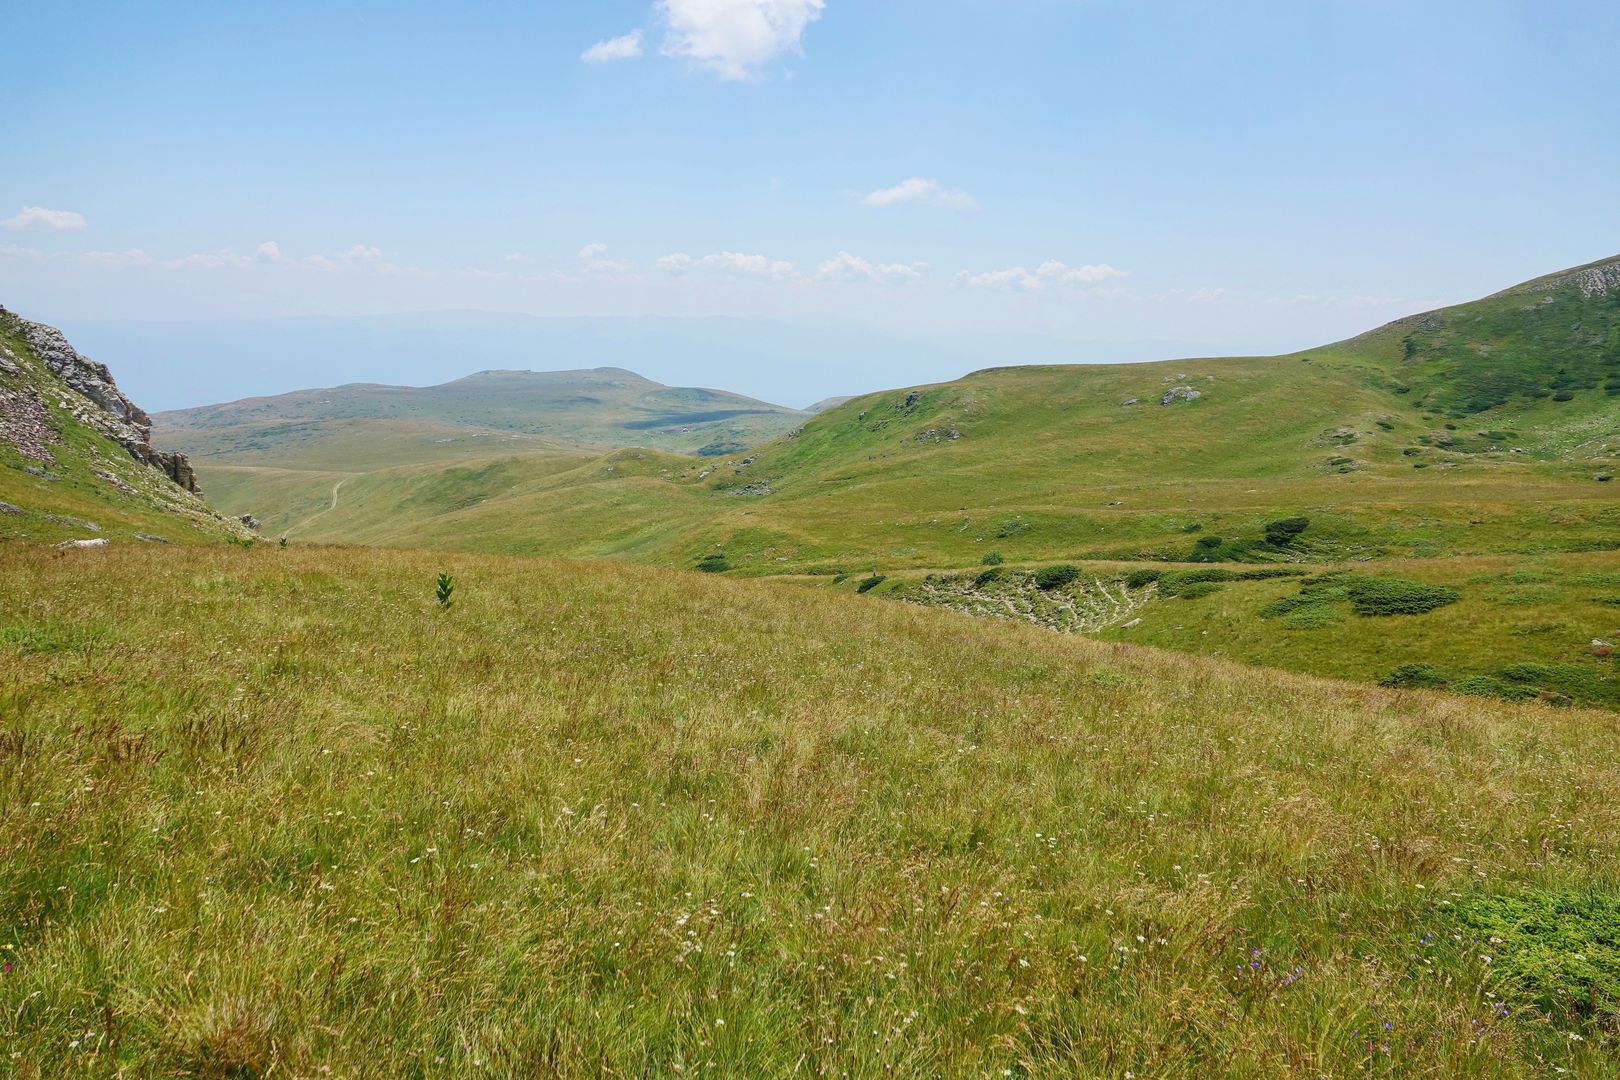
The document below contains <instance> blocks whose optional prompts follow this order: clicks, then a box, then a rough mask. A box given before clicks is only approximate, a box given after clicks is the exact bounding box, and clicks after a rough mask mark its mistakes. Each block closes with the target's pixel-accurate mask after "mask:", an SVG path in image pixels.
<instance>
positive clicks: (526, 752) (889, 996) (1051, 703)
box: [0, 545, 1620, 1078]
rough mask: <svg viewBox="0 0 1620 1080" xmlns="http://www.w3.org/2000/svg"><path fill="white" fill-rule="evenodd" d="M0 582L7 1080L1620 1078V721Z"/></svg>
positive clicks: (800, 597)
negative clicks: (1618, 942) (373, 1078)
mask: <svg viewBox="0 0 1620 1080" xmlns="http://www.w3.org/2000/svg"><path fill="white" fill-rule="evenodd" d="M0 567H3V570H4V573H5V576H6V579H7V581H8V583H9V585H10V587H9V588H8V589H7V590H6V591H5V592H4V594H0V757H3V758H4V761H5V767H4V768H0V851H3V852H4V855H3V857H0V927H3V928H4V929H0V952H3V961H4V969H5V970H4V972H3V974H0V1053H3V1054H4V1056H5V1058H6V1060H5V1069H6V1071H7V1072H8V1073H10V1074H14V1075H17V1076H21V1077H34V1076H68V1075H74V1076H78V1075H114V1074H119V1073H120V1072H121V1073H123V1074H126V1075H147V1074H152V1075H158V1074H197V1075H213V1076H245V1075H281V1074H284V1073H285V1074H287V1075H317V1074H322V1075H324V1074H325V1073H326V1072H327V1071H330V1072H331V1073H332V1074H333V1075H391V1076H424V1077H425V1076H468V1075H492V1076H500V1075H513V1074H520V1075H548V1076H586V1075H590V1076H604V1075H606V1076H626V1077H629V1076H647V1075H667V1074H674V1073H677V1072H680V1073H683V1074H684V1073H709V1074H713V1075H748V1076H785V1075H792V1074H795V1073H803V1074H805V1075H829V1076H832V1075H851V1076H876V1075H884V1074H902V1075H930V1076H964V1077H966V1076H974V1077H977V1076H985V1075H990V1076H1005V1075H1013V1076H1051V1075H1063V1076H1108V1077H1118V1076H1122V1075H1125V1074H1126V1073H1127V1072H1130V1073H1133V1074H1134V1075H1136V1076H1139V1077H1145V1076H1152V1077H1172V1078H1174V1077H1182V1078H1193V1077H1200V1078H1201V1077H1216V1076H1234V1077H1236V1076H1258V1075H1266V1076H1274V1075H1285V1074H1294V1073H1297V1074H1299V1075H1307V1076H1317V1075H1333V1076H1343V1075H1351V1074H1364V1075H1374V1076H1406V1077H1423V1076H1428V1077H1447V1078H1450V1077H1487V1076H1488V1077H1500V1076H1541V1075H1546V1074H1547V1073H1548V1072H1549V1070H1554V1069H1559V1070H1568V1072H1569V1074H1570V1075H1576V1076H1598V1075H1604V1074H1606V1073H1607V1071H1608V1070H1609V1068H1610V1063H1611V1062H1612V1061H1613V1060H1614V1055H1615V1053H1616V1051H1617V1049H1620V1047H1617V1046H1616V1045H1615V1039H1616V1035H1615V1031H1616V1028H1615V1016H1616V1010H1617V1008H1620V960H1617V959H1616V957H1615V954H1614V951H1613V942H1614V940H1615V934H1616V926H1617V925H1620V911H1617V909H1616V908H1615V906H1614V901H1613V899H1612V897H1613V895H1614V891H1613V890H1614V887H1615V884H1616V882H1615V877H1614V868H1615V865H1616V862H1615V860H1616V858H1617V856H1620V820H1617V819H1616V813H1617V811H1616V807H1620V767H1617V766H1616V764H1615V762H1616V761H1620V732H1617V729H1616V727H1615V724H1614V722H1613V717H1612V716H1609V715H1604V714H1593V713H1583V712H1579V711H1576V710H1567V709H1564V710H1559V709H1551V708H1548V707H1545V706H1543V705H1539V704H1535V703H1531V704H1523V705H1514V704H1508V703H1502V702H1494V701H1490V700H1486V699H1467V700H1464V699H1454V698H1445V697H1440V696H1434V695H1429V694H1424V693H1411V692H1395V691H1386V690H1376V689H1370V688H1356V687H1352V686H1347V685H1344V684H1337V683H1329V682H1323V681H1316V680H1311V679H1305V678H1300V677H1296V676H1289V675H1283V674H1278V673H1274V672H1266V671H1261V670H1257V669H1252V668H1244V667H1238V666H1235V665H1228V664H1225V663H1223V662H1220V661H1217V660H1207V659H1198V658H1191V657H1178V656H1175V655H1173V654H1167V653H1159V652H1154V651H1151V650H1142V649H1137V648H1134V647H1131V646H1128V645H1120V644H1106V643H1099V642H1094V641H1088V640H1084V639H1080V638H1072V637H1064V636H1061V635H1057V634H1052V633H1049V632H1046V631H1043V630H1040V629H1038V628H1034V627H1018V626H1011V625H1002V624H992V623H988V622H984V621H975V620H970V619H963V618H958V617H955V616H953V615H951V614H950V613H948V612H943V611H937V610H931V609H927V608H922V607H916V606H910V605H903V604H896V603H890V602H884V601H880V600H876V599H871V598H860V597H844V596H835V595H830V594H827V593H821V592H813V591H809V592H807V591H805V590H801V589H792V588H790V587H788V586H785V585H780V584H770V583H762V582H746V581H729V580H725V579H723V578H720V577H716V576H710V575H697V574H671V573H668V572H664V571H657V570H648V569H637V568H630V567H622V566H611V565H606V564H601V563H595V564H583V563H555V562H543V561H526V560H518V559H511V558H501V557H487V556H473V555H430V554H425V553H423V554H414V553H390V552H379V551H357V550H339V549H319V548H309V547H301V546H298V545H294V546H292V547H290V548H287V549H277V548H275V547H270V546H265V545H261V546H259V547H258V548H256V549H254V550H251V551H249V550H242V549H239V548H221V549H216V550H213V551H200V552H198V553H196V556H195V558H193V559H190V560H188V561H186V562H185V563H183V564H182V563H179V562H177V561H175V560H170V559H164V558H162V557H161V556H160V555H159V554H158V553H157V552H155V551H153V550H152V549H143V548H136V547H126V548H122V549H120V548H112V549H107V550H103V551H95V552H74V553H70V554H69V555H68V556H66V557H63V556H59V555H57V554H55V553H50V552H45V551H40V550H37V549H22V548H17V547H13V548H11V549H9V550H6V551H3V552H0ZM440 571H445V572H448V573H450V574H452V575H453V576H454V579H455V592H454V601H455V602H454V605H453V606H452V607H451V608H450V609H448V610H441V609H440V608H439V606H438V605H437V604H436V603H435V601H434V599H433V579H434V575H435V574H436V573H438V572H440ZM1261 584H1264V583H1261Z"/></svg>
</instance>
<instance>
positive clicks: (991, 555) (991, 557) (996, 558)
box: [979, 551, 1006, 566]
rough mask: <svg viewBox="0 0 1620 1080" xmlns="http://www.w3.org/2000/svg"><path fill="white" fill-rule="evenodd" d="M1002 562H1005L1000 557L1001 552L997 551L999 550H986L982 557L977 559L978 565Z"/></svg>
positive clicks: (992, 564)
mask: <svg viewBox="0 0 1620 1080" xmlns="http://www.w3.org/2000/svg"><path fill="white" fill-rule="evenodd" d="M1004 562H1006V560H1005V559H1003V558H1002V557H1001V552H999V551H987V552H985V553H984V558H982V559H980V560H979V565H980V566H1000V565H1001V564H1002V563H1004Z"/></svg>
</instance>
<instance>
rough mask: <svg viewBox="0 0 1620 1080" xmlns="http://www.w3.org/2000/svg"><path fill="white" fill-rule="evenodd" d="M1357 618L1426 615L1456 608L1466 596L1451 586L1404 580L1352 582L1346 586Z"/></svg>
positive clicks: (1374, 579) (1389, 579)
mask: <svg viewBox="0 0 1620 1080" xmlns="http://www.w3.org/2000/svg"><path fill="white" fill-rule="evenodd" d="M1345 589H1346V591H1347V592H1348V595H1349V597H1350V606H1351V607H1352V608H1354V609H1355V612H1356V614H1357V615H1367V616H1381V615H1422V614H1424V613H1425V612H1429V611H1433V610H1435V609H1436V608H1442V607H1445V606H1446V605H1447V604H1455V603H1456V602H1457V601H1458V600H1459V599H1461V597H1462V594H1461V593H1459V592H1458V591H1457V590H1456V589H1454V588H1452V587H1451V586H1449V585H1429V584H1426V583H1425V582H1421V581H1407V580H1405V579H1403V578H1374V577H1358V578H1352V579H1351V580H1350V581H1349V582H1348V583H1347V584H1346V586H1345Z"/></svg>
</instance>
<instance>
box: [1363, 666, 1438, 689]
mask: <svg viewBox="0 0 1620 1080" xmlns="http://www.w3.org/2000/svg"><path fill="white" fill-rule="evenodd" d="M1450 682H1451V676H1449V675H1447V674H1446V673H1445V672H1444V671H1442V670H1440V669H1439V668H1437V667H1435V666H1434V665H1433V664H1402V665H1401V666H1400V667H1398V668H1396V669H1395V670H1394V671H1391V672H1390V673H1389V674H1388V675H1385V676H1384V677H1383V678H1382V679H1379V680H1378V685H1379V686H1396V687H1400V688H1401V689H1403V690H1439V689H1440V688H1441V687H1444V686H1446V685H1447V684H1448V683H1450Z"/></svg>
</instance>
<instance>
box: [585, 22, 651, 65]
mask: <svg viewBox="0 0 1620 1080" xmlns="http://www.w3.org/2000/svg"><path fill="white" fill-rule="evenodd" d="M640 55H641V31H640V30H632V31H630V32H629V33H628V34H625V35H624V36H623V37H616V38H608V39H607V40H606V41H598V42H597V43H596V44H595V45H592V46H591V47H590V48H588V49H586V50H585V51H584V52H582V53H580V54H579V58H580V59H581V60H583V61H584V62H585V63H587V64H608V63H612V62H613V61H615V60H634V59H636V58H637V57H639V56H640Z"/></svg>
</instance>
